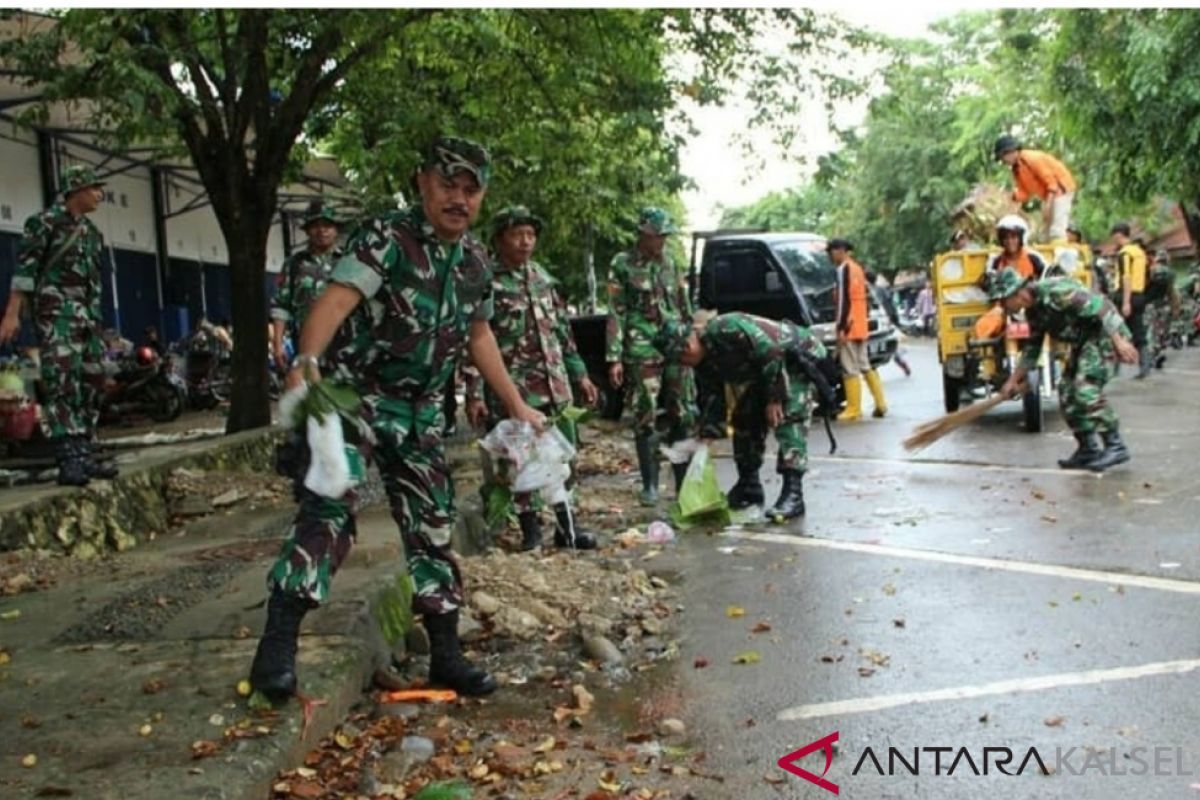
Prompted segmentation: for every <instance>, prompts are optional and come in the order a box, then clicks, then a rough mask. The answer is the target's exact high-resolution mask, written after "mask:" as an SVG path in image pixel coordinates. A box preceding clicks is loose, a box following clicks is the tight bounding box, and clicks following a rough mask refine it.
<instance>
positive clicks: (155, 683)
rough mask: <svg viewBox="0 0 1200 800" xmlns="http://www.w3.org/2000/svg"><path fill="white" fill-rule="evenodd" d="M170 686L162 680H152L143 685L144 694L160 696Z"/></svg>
mask: <svg viewBox="0 0 1200 800" xmlns="http://www.w3.org/2000/svg"><path fill="white" fill-rule="evenodd" d="M168 685H169V684H168V683H167V682H166V681H165V680H163V679H162V678H150V679H149V680H147V681H146V682H145V683H143V684H142V694H158V693H159V692H161V691H162V690H163V689H165V688H167V686H168Z"/></svg>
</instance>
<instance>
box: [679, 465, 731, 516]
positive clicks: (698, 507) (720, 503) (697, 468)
mask: <svg viewBox="0 0 1200 800" xmlns="http://www.w3.org/2000/svg"><path fill="white" fill-rule="evenodd" d="M671 518H672V520H673V521H674V522H675V524H676V525H677V526H679V527H681V528H687V527H691V526H692V525H700V524H715V525H728V524H729V502H728V501H727V500H726V499H725V493H724V492H722V491H721V486H720V484H718V483H717V466H716V464H714V463H713V461H712V458H711V457H710V456H709V452H708V446H707V445H700V446H699V447H697V448H696V452H695V453H694V454H693V455H692V463H691V464H689V465H688V470H687V474H686V475H684V478H683V484H682V485H681V486H680V488H679V500H678V502H677V503H676V504H675V506H674V507H673V508H672V509H671Z"/></svg>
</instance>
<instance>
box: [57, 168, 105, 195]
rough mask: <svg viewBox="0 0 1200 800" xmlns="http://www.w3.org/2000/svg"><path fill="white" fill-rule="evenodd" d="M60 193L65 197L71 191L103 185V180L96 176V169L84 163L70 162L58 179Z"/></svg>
mask: <svg viewBox="0 0 1200 800" xmlns="http://www.w3.org/2000/svg"><path fill="white" fill-rule="evenodd" d="M59 185H60V186H61V187H62V195H63V197H66V196H67V195H69V194H70V193H71V192H74V191H78V190H79V189H86V188H87V187H89V186H103V185H104V181H102V180H100V179H98V178H97V177H96V170H94V169H92V168H91V167H89V166H86V165H84V164H72V165H71V166H69V167H67V168H66V169H64V170H63V171H62V177H61V178H60V180H59Z"/></svg>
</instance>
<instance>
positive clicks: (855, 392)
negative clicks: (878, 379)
mask: <svg viewBox="0 0 1200 800" xmlns="http://www.w3.org/2000/svg"><path fill="white" fill-rule="evenodd" d="M842 386H844V387H845V389H846V408H845V410H844V411H842V413H840V414H838V422H853V421H854V420H856V419H858V418H860V417H861V416H862V378H860V377H859V376H857V375H847V376H846V377H845V378H843V379H842Z"/></svg>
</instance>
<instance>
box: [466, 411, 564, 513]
mask: <svg viewBox="0 0 1200 800" xmlns="http://www.w3.org/2000/svg"><path fill="white" fill-rule="evenodd" d="M479 444H480V446H481V447H482V448H483V449H484V450H485V451H486V452H487V453H488V454H489V455H490V456H491V457H492V459H493V461H504V462H507V463H508V465H509V467H510V468H509V470H508V474H509V475H510V476H511V477H512V486H511V489H512V491H513V492H516V493H520V492H532V491H539V490H540V491H541V492H542V497H543V499H545V500H546V501H547V502H549V503H551V504H556V503H562V502H565V501H566V500H567V499H568V495H569V493H568V492H567V489H566V482H567V479H568V478H570V477H571V459H572V458H574V457H575V448H574V446H572V444H571V442H570V440H568V439H567V437H566V436H565V435H564V434H563V432H562V431H561V430H559V429H558V428H557V427H550V428H548V429H547V430H546V431H545V432H543V433H540V434H539V433H537V432H536V431H534V429H533V426H532V425H530V424H529V423H528V422H521V421H517V420H514V419H506V420H502V421H501V422H500V423H499V424H498V425H496V427H494V428H492V430H491V431H490V432H488V435H487V436H485V437H484V438H483V439H481V440H480V442H479Z"/></svg>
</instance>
